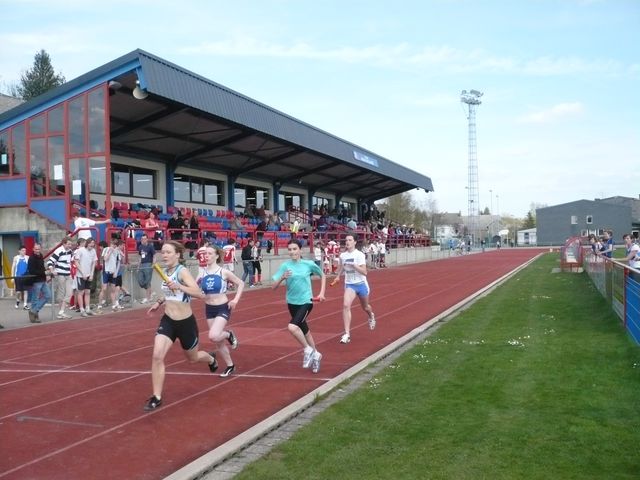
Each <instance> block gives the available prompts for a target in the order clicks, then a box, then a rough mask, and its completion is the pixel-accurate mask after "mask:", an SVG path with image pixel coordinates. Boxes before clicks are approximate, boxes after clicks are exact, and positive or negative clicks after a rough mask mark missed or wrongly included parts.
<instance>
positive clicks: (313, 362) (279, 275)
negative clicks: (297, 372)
mask: <svg viewBox="0 0 640 480" xmlns="http://www.w3.org/2000/svg"><path fill="white" fill-rule="evenodd" d="M287 251H288V252H289V257H290V258H291V260H287V261H286V262H284V263H283V264H282V265H280V268H279V269H278V271H277V272H276V273H275V274H274V275H273V277H271V278H272V280H273V281H274V282H275V283H274V284H273V289H274V290H275V289H276V288H278V287H279V286H280V284H281V283H282V282H285V284H286V287H287V294H286V300H287V306H288V307H289V313H290V314H291V320H290V321H289V332H290V333H291V335H293V337H294V338H295V339H296V340H297V341H298V343H300V345H302V347H303V348H304V355H303V359H302V368H309V367H311V371H312V372H313V373H318V372H319V371H320V361H321V360H322V354H321V353H320V352H318V350H317V349H316V344H315V342H314V341H313V336H312V335H311V332H310V331H309V326H308V325H307V317H308V316H309V313H311V310H312V309H313V303H312V302H313V301H314V300H316V301H319V302H322V301H324V291H325V287H326V277H325V276H324V273H323V272H322V269H321V268H320V267H318V265H316V264H315V263H314V262H312V261H311V260H303V259H302V258H301V249H300V243H298V241H297V240H295V239H291V240H290V241H289V244H288V245H287ZM312 275H317V276H319V277H320V293H319V294H318V296H317V297H315V298H313V290H312V288H311V276H312Z"/></svg>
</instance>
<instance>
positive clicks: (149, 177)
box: [111, 164, 156, 198]
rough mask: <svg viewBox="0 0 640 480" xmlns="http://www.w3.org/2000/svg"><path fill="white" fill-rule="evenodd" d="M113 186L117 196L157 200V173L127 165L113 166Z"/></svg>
mask: <svg viewBox="0 0 640 480" xmlns="http://www.w3.org/2000/svg"><path fill="white" fill-rule="evenodd" d="M111 184H112V185H113V188H112V190H113V193H114V194H115V195H124V196H128V197H142V198H156V190H155V186H156V172H155V171H153V170H148V169H146V168H138V167H131V166H127V165H118V164H112V165H111Z"/></svg>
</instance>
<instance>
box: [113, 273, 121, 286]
mask: <svg viewBox="0 0 640 480" xmlns="http://www.w3.org/2000/svg"><path fill="white" fill-rule="evenodd" d="M114 284H115V286H116V287H121V286H122V275H118V276H117V277H116V279H115V281H114Z"/></svg>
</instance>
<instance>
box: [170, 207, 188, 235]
mask: <svg viewBox="0 0 640 480" xmlns="http://www.w3.org/2000/svg"><path fill="white" fill-rule="evenodd" d="M180 215H181V214H180V210H174V211H173V213H172V214H171V218H170V219H169V221H168V222H167V229H168V230H169V236H170V237H171V240H176V241H181V240H182V230H183V228H184V221H183V220H182V218H180Z"/></svg>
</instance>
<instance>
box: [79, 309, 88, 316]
mask: <svg viewBox="0 0 640 480" xmlns="http://www.w3.org/2000/svg"><path fill="white" fill-rule="evenodd" d="M80 316H81V317H88V316H89V314H88V313H87V312H85V311H84V310H83V311H82V312H80Z"/></svg>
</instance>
